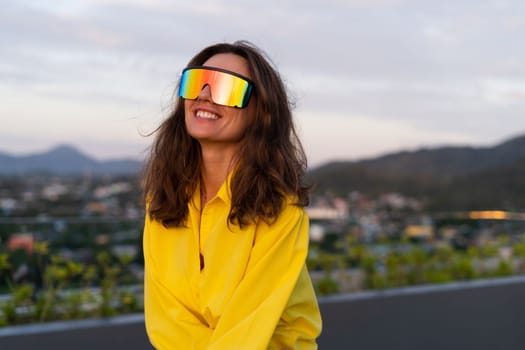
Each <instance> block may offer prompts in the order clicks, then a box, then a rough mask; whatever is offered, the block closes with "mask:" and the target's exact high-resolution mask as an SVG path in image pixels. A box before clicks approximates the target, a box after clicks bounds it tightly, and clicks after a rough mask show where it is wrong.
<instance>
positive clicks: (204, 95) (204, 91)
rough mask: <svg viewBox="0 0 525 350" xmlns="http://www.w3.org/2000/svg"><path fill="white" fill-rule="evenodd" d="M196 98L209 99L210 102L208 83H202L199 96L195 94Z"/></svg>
mask: <svg viewBox="0 0 525 350" xmlns="http://www.w3.org/2000/svg"><path fill="white" fill-rule="evenodd" d="M197 100H203V101H210V102H212V99H211V89H210V86H209V85H208V84H206V85H204V87H203V88H202V90H201V92H200V93H199V96H197Z"/></svg>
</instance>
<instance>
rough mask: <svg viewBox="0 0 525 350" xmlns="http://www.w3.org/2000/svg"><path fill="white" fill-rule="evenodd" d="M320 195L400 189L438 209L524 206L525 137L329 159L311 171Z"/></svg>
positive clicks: (522, 208) (315, 188)
mask: <svg viewBox="0 0 525 350" xmlns="http://www.w3.org/2000/svg"><path fill="white" fill-rule="evenodd" d="M309 181H310V182H311V183H312V184H313V185H314V190H315V191H316V192H320V193H326V192H328V193H336V194H339V195H345V194H348V193H349V192H352V191H359V192H362V193H366V194H370V195H378V194H381V193H385V192H399V193H402V194H405V195H408V196H412V197H416V198H419V199H422V200H424V201H425V203H426V204H427V208H431V209H436V210H473V209H474V210H475V209H480V210H482V209H483V210H486V209H507V210H525V135H522V136H519V137H515V138H512V139H509V140H507V141H505V142H502V143H501V144H498V145H496V146H493V147H468V146H465V147H441V148H434V149H419V150H416V151H411V152H408V151H405V152H397V153H391V154H387V155H384V156H381V157H377V158H373V159H366V160H361V161H341V162H331V163H327V164H325V165H322V166H320V167H317V168H315V169H313V170H312V171H311V172H310V173H309Z"/></svg>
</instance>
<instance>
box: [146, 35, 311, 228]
mask: <svg viewBox="0 0 525 350" xmlns="http://www.w3.org/2000/svg"><path fill="white" fill-rule="evenodd" d="M221 53H231V54H235V55H238V56H241V57H243V58H244V59H245V60H246V61H247V62H248V67H249V70H250V73H251V77H252V80H253V82H254V85H255V88H254V94H253V96H252V99H255V101H252V103H253V102H255V103H256V112H255V116H254V118H253V120H252V121H251V123H250V124H249V126H248V128H247V131H246V132H245V134H244V136H243V138H242V140H241V141H240V142H241V143H242V145H241V147H240V154H239V155H238V157H237V159H238V162H237V166H236V167H235V169H236V170H235V172H234V174H233V176H232V180H231V184H230V186H231V187H230V188H231V194H232V195H231V196H232V204H231V208H230V213H229V223H232V224H233V223H236V224H238V225H240V226H244V225H247V224H249V223H251V222H256V221H257V220H258V219H262V220H264V221H266V222H271V221H272V220H274V219H275V218H276V217H277V216H278V215H279V213H280V212H281V210H282V209H283V207H284V205H285V201H286V200H287V198H289V197H291V198H293V199H294V201H295V204H296V205H299V206H306V205H308V200H309V187H308V186H305V185H304V183H303V177H304V174H305V171H306V156H305V153H304V150H303V147H302V145H301V142H300V140H299V138H298V137H297V133H296V131H295V127H294V124H293V118H292V112H291V109H292V108H291V106H292V103H291V102H290V101H289V99H288V95H287V93H286V89H285V86H284V84H283V81H282V79H281V77H280V75H279V72H278V71H277V69H276V68H274V66H273V64H272V63H271V61H270V60H269V59H268V58H267V56H266V54H265V53H264V52H262V51H261V50H260V49H258V48H257V47H255V46H254V45H253V44H251V43H249V42H247V41H237V42H234V43H232V44H230V43H219V44H215V45H212V46H209V47H206V48H205V49H203V50H202V51H201V52H199V53H198V54H197V55H196V56H195V57H193V58H192V59H191V60H190V62H189V63H188V66H198V65H203V64H204V62H205V61H206V60H208V59H209V58H210V57H212V56H214V55H216V54H221ZM179 84H180V80H179ZM152 134H156V138H155V141H154V143H153V145H152V146H151V149H150V156H149V159H148V161H147V163H146V168H145V176H144V198H145V200H146V203H147V207H148V213H149V215H150V216H151V218H152V219H154V220H159V221H161V222H162V223H163V224H164V225H165V226H183V225H184V224H185V221H186V219H187V217H188V203H189V202H190V201H191V198H192V196H193V193H194V192H195V190H196V189H197V186H198V184H199V182H200V181H201V166H202V157H201V148H200V144H199V142H198V141H197V140H195V139H193V138H192V137H191V136H190V135H189V134H188V133H187V131H186V126H185V120H184V99H182V98H180V97H177V98H176V101H175V106H174V109H173V111H172V112H171V113H170V115H169V117H168V118H167V119H166V120H165V121H164V122H163V123H162V124H161V125H160V126H159V127H158V128H157V129H156V130H155V131H154V132H153V133H152Z"/></svg>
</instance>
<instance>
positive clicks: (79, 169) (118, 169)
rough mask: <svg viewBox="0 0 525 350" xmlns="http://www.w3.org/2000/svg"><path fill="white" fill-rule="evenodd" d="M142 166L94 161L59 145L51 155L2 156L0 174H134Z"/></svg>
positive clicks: (132, 162) (121, 161)
mask: <svg viewBox="0 0 525 350" xmlns="http://www.w3.org/2000/svg"><path fill="white" fill-rule="evenodd" d="M141 166H142V162H140V161H137V160H133V159H116V160H108V161H98V160H95V159H93V158H91V157H89V156H87V155H85V154H84V153H82V152H80V151H79V150H77V149H76V148H74V147H72V146H70V145H59V146H57V147H55V148H52V149H51V150H49V151H46V152H42V153H35V154H30V155H25V156H13V155H9V154H6V153H0V174H3V175H22V174H27V173H34V172H42V173H50V174H83V173H86V172H90V173H92V174H135V173H137V172H138V171H139V170H140V169H141Z"/></svg>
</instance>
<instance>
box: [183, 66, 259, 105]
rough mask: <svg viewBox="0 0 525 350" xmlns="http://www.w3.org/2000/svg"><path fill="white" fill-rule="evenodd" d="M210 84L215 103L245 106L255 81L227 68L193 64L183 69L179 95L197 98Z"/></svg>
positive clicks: (190, 98)
mask: <svg viewBox="0 0 525 350" xmlns="http://www.w3.org/2000/svg"><path fill="white" fill-rule="evenodd" d="M206 85H208V86H209V88H210V91H211V99H212V101H213V102H214V103H216V104H218V105H223V106H229V107H238V108H244V107H246V106H247V105H248V102H250V96H251V94H252V91H253V86H254V84H253V82H252V81H251V80H250V79H248V78H245V77H243V76H242V75H240V74H237V73H235V72H230V71H228V70H225V69H221V68H215V67H207V66H192V67H187V68H186V69H184V70H183V71H182V77H181V80H180V86H179V96H180V97H182V98H185V99H189V100H195V99H196V98H197V97H198V96H199V94H200V92H201V91H202V89H203V88H204V87H205V86H206Z"/></svg>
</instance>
